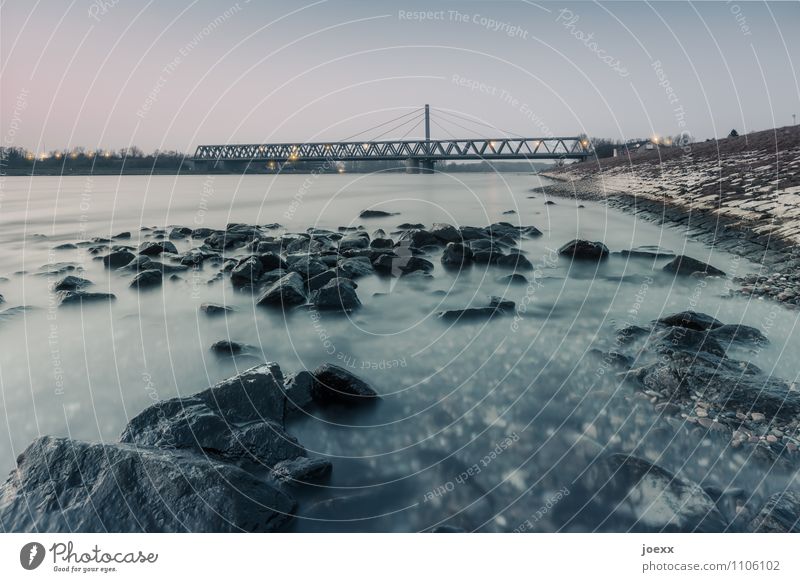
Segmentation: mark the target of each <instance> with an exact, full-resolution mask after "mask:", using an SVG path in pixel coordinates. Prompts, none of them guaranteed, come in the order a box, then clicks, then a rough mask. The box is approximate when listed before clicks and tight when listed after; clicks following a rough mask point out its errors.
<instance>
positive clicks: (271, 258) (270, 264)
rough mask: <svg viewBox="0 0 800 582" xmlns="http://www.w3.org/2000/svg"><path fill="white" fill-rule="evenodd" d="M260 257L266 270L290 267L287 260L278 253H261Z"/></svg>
mask: <svg viewBox="0 0 800 582" xmlns="http://www.w3.org/2000/svg"><path fill="white" fill-rule="evenodd" d="M259 259H260V260H261V266H262V267H264V271H265V272H266V271H273V270H275V269H286V268H287V267H288V265H287V264H286V261H284V260H283V259H282V258H281V256H280V255H279V254H277V253H273V252H267V253H261V254H260V255H259Z"/></svg>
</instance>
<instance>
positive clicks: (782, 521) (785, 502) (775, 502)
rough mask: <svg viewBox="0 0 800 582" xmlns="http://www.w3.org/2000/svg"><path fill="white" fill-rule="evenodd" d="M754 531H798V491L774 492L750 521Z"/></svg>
mask: <svg viewBox="0 0 800 582" xmlns="http://www.w3.org/2000/svg"><path fill="white" fill-rule="evenodd" d="M750 531H753V532H756V533H800V492H798V491H791V490H785V491H781V492H779V493H775V494H774V495H772V496H771V497H770V498H769V499H767V502H766V503H765V504H764V506H763V507H762V508H761V509H760V510H759V512H758V514H757V515H756V517H754V518H753V520H752V521H751V522H750Z"/></svg>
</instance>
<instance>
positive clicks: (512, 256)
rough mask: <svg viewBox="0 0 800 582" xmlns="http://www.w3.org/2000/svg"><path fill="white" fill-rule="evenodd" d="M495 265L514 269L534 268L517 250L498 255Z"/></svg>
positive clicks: (529, 269)
mask: <svg viewBox="0 0 800 582" xmlns="http://www.w3.org/2000/svg"><path fill="white" fill-rule="evenodd" d="M496 265H497V266H498V267H504V268H507V269H514V270H515V271H533V270H534V268H533V264H532V263H531V262H530V261H529V260H528V258H527V257H526V256H525V255H522V254H520V253H518V252H513V253H509V254H507V255H500V256H498V258H497V262H496Z"/></svg>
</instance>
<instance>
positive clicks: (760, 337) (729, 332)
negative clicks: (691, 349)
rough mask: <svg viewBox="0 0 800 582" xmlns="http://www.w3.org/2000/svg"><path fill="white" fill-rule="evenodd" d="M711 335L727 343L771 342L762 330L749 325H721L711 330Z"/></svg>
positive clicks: (754, 343) (758, 344)
mask: <svg viewBox="0 0 800 582" xmlns="http://www.w3.org/2000/svg"><path fill="white" fill-rule="evenodd" d="M711 336H712V337H713V338H714V339H715V340H717V341H718V342H720V343H722V344H726V345H727V344H730V343H739V344H753V345H756V346H760V345H766V344H768V343H769V339H768V338H767V336H765V335H764V334H763V333H761V330H759V329H757V328H755V327H750V326H749V325H736V324H731V325H720V326H719V327H716V328H714V329H712V330H711Z"/></svg>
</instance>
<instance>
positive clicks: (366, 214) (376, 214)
mask: <svg viewBox="0 0 800 582" xmlns="http://www.w3.org/2000/svg"><path fill="white" fill-rule="evenodd" d="M397 214H400V213H399V212H386V211H385V210H362V211H361V214H359V215H358V217H359V218H384V217H386V216H395V215H397Z"/></svg>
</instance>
